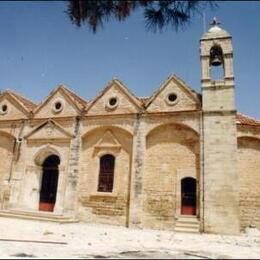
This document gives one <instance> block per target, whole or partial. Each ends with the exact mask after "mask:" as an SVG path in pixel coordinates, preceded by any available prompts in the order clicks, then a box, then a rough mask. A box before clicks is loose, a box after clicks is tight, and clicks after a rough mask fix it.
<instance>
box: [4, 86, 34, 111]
mask: <svg viewBox="0 0 260 260" xmlns="http://www.w3.org/2000/svg"><path fill="white" fill-rule="evenodd" d="M5 95H9V96H10V97H11V98H13V99H14V100H15V101H16V102H17V103H18V104H19V105H20V106H22V108H24V109H25V110H26V111H27V112H31V111H33V110H34V109H35V108H36V107H37V105H36V104H35V103H33V102H32V101H31V100H29V99H27V98H25V97H23V96H22V95H20V94H18V93H16V92H14V91H12V90H9V89H7V90H5V91H4V92H3V93H2V94H1V96H5Z"/></svg>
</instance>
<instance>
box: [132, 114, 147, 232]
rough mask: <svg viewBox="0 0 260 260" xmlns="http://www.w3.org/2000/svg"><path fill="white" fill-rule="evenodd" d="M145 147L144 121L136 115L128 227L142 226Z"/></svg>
mask: <svg viewBox="0 0 260 260" xmlns="http://www.w3.org/2000/svg"><path fill="white" fill-rule="evenodd" d="M145 149H146V137H145V122H144V119H143V118H142V117H141V116H140V115H138V117H137V119H136V122H135V130H134V137H133V152H132V171H131V186H130V203H129V220H128V221H129V227H134V228H141V227H142V212H143V174H144V157H145Z"/></svg>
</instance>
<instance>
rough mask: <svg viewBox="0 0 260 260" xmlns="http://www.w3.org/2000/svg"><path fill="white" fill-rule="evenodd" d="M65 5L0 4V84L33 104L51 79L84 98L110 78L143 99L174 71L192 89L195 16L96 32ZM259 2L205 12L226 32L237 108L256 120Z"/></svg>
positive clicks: (199, 26)
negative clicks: (176, 24)
mask: <svg viewBox="0 0 260 260" xmlns="http://www.w3.org/2000/svg"><path fill="white" fill-rule="evenodd" d="M66 5H67V3H65V2H62V1H60V2H55V1H53V2H48V1H46V2H38V1H36V2H29V1H28V2H8V1H7V2H0V24H1V26H0V35H1V41H0V75H1V76H0V89H1V90H4V89H6V88H10V89H13V90H16V91H17V92H19V93H21V94H23V95H24V96H26V97H28V98H30V99H32V100H33V101H35V102H39V101H41V100H42V99H43V98H45V97H46V96H47V95H48V93H49V92H50V91H51V90H52V89H53V88H54V87H55V86H56V85H58V84H61V83H63V84H66V85H67V86H68V87H69V88H70V89H72V90H73V91H75V92H76V93H77V94H79V95H80V96H82V97H84V98H86V99H87V100H89V99H92V98H94V97H95V96H96V95H97V93H98V92H99V91H100V90H101V89H102V88H104V87H105V85H106V84H107V82H108V81H109V80H111V79H112V78H113V77H117V78H119V79H121V80H122V81H123V82H124V83H125V84H126V85H127V86H128V87H129V89H131V91H132V92H134V93H135V94H136V95H138V96H150V95H151V94H152V93H153V91H155V90H156V89H157V88H158V87H159V86H160V84H161V83H162V82H163V81H164V80H165V79H166V78H167V77H168V76H169V75H170V74H176V75H178V76H179V77H180V78H182V79H183V80H184V81H185V82H186V83H187V84H188V85H189V86H191V87H192V88H193V89H195V90H196V91H198V92H200V88H201V84H200V76H201V71H200V59H199V39H200V37H201V35H202V33H203V19H202V17H196V18H195V19H194V20H193V22H192V23H191V25H190V26H188V27H187V28H186V29H185V30H184V31H182V30H180V31H178V32H175V31H174V30H167V31H164V32H162V33H152V32H147V31H146V30H145V23H144V19H143V16H142V12H136V13H135V14H134V15H133V16H132V17H131V18H130V19H128V20H127V21H126V22H123V23H118V22H113V21H112V22H110V23H109V24H105V26H104V28H103V29H101V30H99V31H98V32H97V34H93V33H91V32H90V31H89V29H88V28H87V27H81V28H77V27H76V26H74V25H72V24H71V22H70V20H69V18H68V17H67V15H66V14H65V13H64V11H65V10H66ZM259 14H260V2H256V1H244V2H222V3H220V4H219V8H218V9H216V10H207V12H206V21H207V25H208V23H209V22H210V20H211V19H212V17H214V16H217V17H218V18H219V19H220V20H221V22H222V24H221V26H222V27H223V28H224V29H226V30H227V31H228V32H229V33H231V35H232V36H233V46H234V70H235V80H236V104H237V109H238V111H240V112H242V113H245V114H247V115H249V116H253V117H256V118H258V119H260V105H259V100H260V79H259V75H260V66H259V62H260V49H259V46H260V30H259V25H260V16H259Z"/></svg>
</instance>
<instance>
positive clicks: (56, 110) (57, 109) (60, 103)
mask: <svg viewBox="0 0 260 260" xmlns="http://www.w3.org/2000/svg"><path fill="white" fill-rule="evenodd" d="M62 109H63V101H62V100H60V99H58V100H55V101H54V103H53V107H52V110H53V112H54V113H59V112H61V111H62Z"/></svg>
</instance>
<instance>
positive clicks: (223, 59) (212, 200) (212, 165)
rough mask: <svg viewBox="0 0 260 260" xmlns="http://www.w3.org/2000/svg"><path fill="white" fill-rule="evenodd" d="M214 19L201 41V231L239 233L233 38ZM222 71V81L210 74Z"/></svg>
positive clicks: (220, 78)
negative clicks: (218, 70) (217, 70)
mask: <svg viewBox="0 0 260 260" xmlns="http://www.w3.org/2000/svg"><path fill="white" fill-rule="evenodd" d="M219 24H220V23H219V22H218V21H217V19H216V18H214V19H213V22H212V23H211V28H210V29H209V30H208V32H206V33H205V34H204V35H203V36H202V38H201V39H200V58H201V66H202V79H201V83H202V111H203V116H202V129H203V130H202V144H201V145H202V147H201V151H202V158H203V159H202V173H201V177H202V186H201V189H202V207H201V214H200V215H201V222H202V231H204V232H210V233H219V234H237V233H239V182H238V171H237V157H236V152H237V134H236V107H235V93H234V89H235V85H234V72H233V48H232V37H231V35H230V34H229V33H227V32H226V31H225V30H223V29H222V28H220V27H219ZM219 68H221V75H220V77H218V78H217V79H214V78H213V72H214V70H216V69H219Z"/></svg>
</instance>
